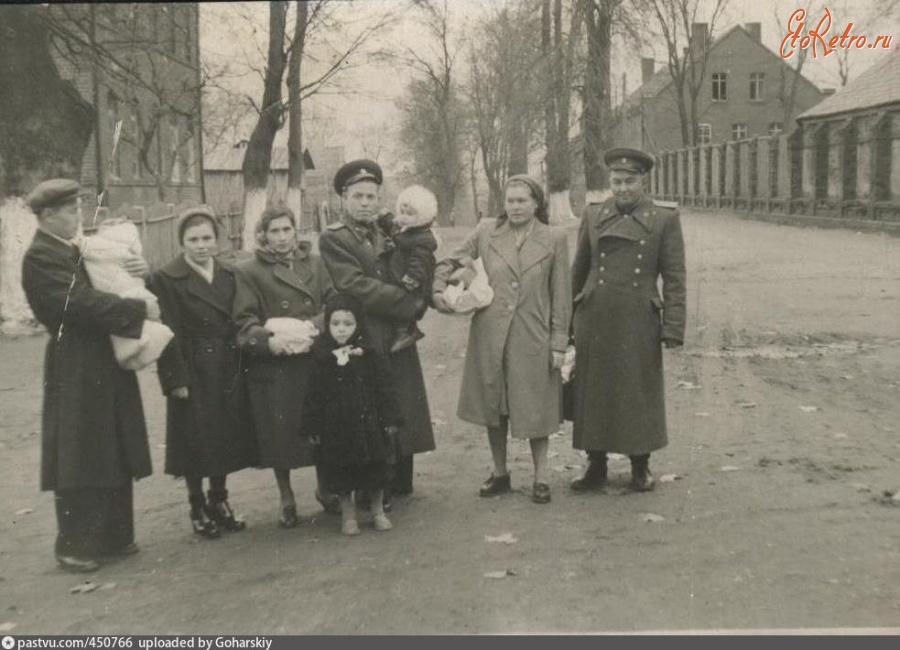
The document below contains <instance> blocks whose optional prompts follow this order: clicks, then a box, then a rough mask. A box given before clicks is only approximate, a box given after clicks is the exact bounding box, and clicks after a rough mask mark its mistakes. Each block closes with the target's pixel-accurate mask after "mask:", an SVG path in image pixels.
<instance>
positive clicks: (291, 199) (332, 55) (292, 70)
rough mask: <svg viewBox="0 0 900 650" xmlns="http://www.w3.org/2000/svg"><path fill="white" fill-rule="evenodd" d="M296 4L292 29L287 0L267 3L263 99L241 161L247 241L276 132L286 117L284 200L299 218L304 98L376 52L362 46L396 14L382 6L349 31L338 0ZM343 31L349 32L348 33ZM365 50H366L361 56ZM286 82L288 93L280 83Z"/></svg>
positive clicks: (263, 189)
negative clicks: (267, 22) (286, 176)
mask: <svg viewBox="0 0 900 650" xmlns="http://www.w3.org/2000/svg"><path fill="white" fill-rule="evenodd" d="M294 4H295V5H296V6H295V12H296V13H295V14H294V25H293V29H289V28H288V16H289V12H288V5H289V3H287V2H274V3H271V5H270V16H269V34H268V51H267V55H266V57H267V58H266V61H267V64H266V67H265V70H264V74H263V79H264V83H263V101H262V104H259V105H256V104H255V103H254V107H255V109H256V112H257V114H258V120H257V123H256V127H255V128H254V131H253V135H251V137H250V143H249V145H248V147H247V151H246V154H245V158H244V167H243V169H244V190H245V198H244V239H243V241H244V245H245V246H249V245H250V244H251V242H252V241H253V237H252V234H253V231H254V230H255V227H256V222H257V221H258V219H259V216H260V215H261V214H262V211H263V210H264V209H265V203H266V185H267V181H268V174H269V167H270V165H271V157H272V144H273V143H274V140H275V134H276V132H277V131H278V130H279V129H280V128H282V127H283V126H284V124H285V123H288V124H290V126H289V133H288V194H287V197H286V203H287V205H288V206H289V207H290V208H291V209H292V210H293V211H294V213H295V214H296V216H297V218H298V219H300V220H303V219H304V216H303V204H302V185H303V172H304V170H303V119H302V116H303V102H304V101H305V100H308V99H309V98H311V97H313V96H315V95H317V94H320V93H324V92H327V91H329V90H336V89H337V85H336V84H337V81H338V79H339V77H340V76H341V75H343V74H345V73H346V72H347V71H349V70H352V69H355V68H358V67H360V66H362V65H366V64H368V63H369V62H370V60H371V59H372V58H373V57H375V58H377V53H372V52H366V51H365V46H366V44H367V43H368V42H369V41H370V39H371V38H372V37H373V36H374V35H375V34H377V33H379V32H381V31H382V30H384V29H385V28H387V27H388V26H389V25H390V24H391V23H392V22H393V21H394V20H395V19H396V14H395V13H394V12H390V11H387V12H381V13H380V14H379V15H378V16H376V17H375V19H373V20H367V21H359V22H360V23H361V24H360V25H359V26H357V27H358V28H357V29H356V30H355V31H353V30H351V29H348V26H349V25H350V23H351V22H352V21H349V20H347V19H346V17H343V18H342V17H341V16H339V15H338V12H339V10H340V9H341V4H342V3H340V2H337V1H336V0H308V1H303V0H298V2H296V3H294ZM344 32H351V33H350V34H349V36H348V35H347V34H344ZM366 54H368V56H364V55H366ZM251 67H252V66H251ZM307 69H309V70H310V72H307V71H306V70H307ZM313 70H314V71H313ZM285 83H286V85H287V97H286V98H285V97H284V93H283V89H282V85H283V84H285ZM341 92H343V90H341ZM251 101H252V99H251ZM254 137H255V138H256V140H255V141H254ZM263 150H265V154H264V155H263ZM248 161H249V162H248ZM304 225H309V224H304Z"/></svg>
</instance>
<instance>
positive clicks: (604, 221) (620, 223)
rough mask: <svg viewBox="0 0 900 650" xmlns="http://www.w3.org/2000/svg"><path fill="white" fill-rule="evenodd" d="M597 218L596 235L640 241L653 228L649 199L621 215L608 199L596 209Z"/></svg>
mask: <svg viewBox="0 0 900 650" xmlns="http://www.w3.org/2000/svg"><path fill="white" fill-rule="evenodd" d="M597 212H598V218H597V219H596V220H595V221H594V229H595V232H596V234H597V235H600V236H604V237H622V238H624V239H641V238H642V237H643V236H645V235H646V234H647V233H649V232H650V230H651V229H652V226H653V216H654V213H655V211H654V206H653V201H652V199H650V198H649V197H647V196H645V197H644V198H642V199H641V200H640V201H639V202H638V203H637V205H635V206H634V207H633V208H632V209H631V210H630V211H629V212H627V213H623V212H622V211H621V210H619V208H618V206H617V205H616V200H615V198H610V199H608V200H607V201H606V202H604V203H602V204H600V205H599V206H598V207H597Z"/></svg>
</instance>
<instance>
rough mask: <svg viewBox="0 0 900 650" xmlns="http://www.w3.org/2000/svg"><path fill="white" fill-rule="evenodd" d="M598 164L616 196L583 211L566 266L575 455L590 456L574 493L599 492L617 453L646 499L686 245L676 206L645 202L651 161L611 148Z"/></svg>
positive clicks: (675, 340)
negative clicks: (571, 305) (571, 302)
mask: <svg viewBox="0 0 900 650" xmlns="http://www.w3.org/2000/svg"><path fill="white" fill-rule="evenodd" d="M604 161H605V162H606V166H607V168H608V169H609V184H610V188H611V189H612V192H613V196H612V197H611V198H610V199H608V200H607V201H605V202H603V203H597V204H591V205H588V206H587V207H586V208H585V211H584V217H583V219H582V222H581V228H580V230H579V233H578V243H577V246H576V252H575V260H574V263H573V265H572V291H573V292H574V294H575V314H574V322H573V325H574V333H575V348H576V359H577V362H576V363H577V366H578V369H577V370H576V372H575V379H574V381H575V387H574V388H575V390H574V392H575V409H574V417H573V446H574V447H575V448H576V449H583V450H585V451H587V453H588V467H587V471H586V472H585V473H584V475H583V476H582V477H580V478H578V479H576V480H575V481H574V482H573V483H572V489H574V490H578V491H586V490H590V489H594V488H599V487H601V486H602V485H604V484H605V483H606V479H607V465H606V462H607V453H609V452H614V453H619V454H626V455H628V456H629V457H630V459H631V473H632V482H631V485H632V487H633V488H634V489H635V490H640V491H645V490H652V489H653V487H654V484H655V480H654V478H653V475H652V474H651V472H650V468H649V461H650V453H651V452H653V451H656V450H658V449H662V448H663V447H665V446H666V444H667V442H668V439H667V431H666V413H665V399H664V386H663V357H662V346H665V347H666V348H675V347H678V346H681V345H682V344H683V342H684V330H685V299H686V295H685V261H684V241H683V238H682V234H681V222H680V219H679V215H678V210H677V209H676V206H675V204H670V203H663V202H659V201H653V200H652V199H650V198H649V197H648V196H646V194H645V193H646V190H647V173H648V172H649V171H650V169H651V168H652V167H653V157H652V156H650V155H648V154H647V153H645V152H643V151H639V150H637V149H624V148H618V149H611V150H609V151H607V152H606V154H605V156H604ZM660 277H661V278H662V296H660V294H659V291H658V289H657V280H658V279H659V278H660Z"/></svg>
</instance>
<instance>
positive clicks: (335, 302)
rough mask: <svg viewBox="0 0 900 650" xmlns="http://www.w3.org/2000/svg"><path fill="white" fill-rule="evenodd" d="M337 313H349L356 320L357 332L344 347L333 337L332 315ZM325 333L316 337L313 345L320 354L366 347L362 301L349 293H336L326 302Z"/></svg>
mask: <svg viewBox="0 0 900 650" xmlns="http://www.w3.org/2000/svg"><path fill="white" fill-rule="evenodd" d="M336 311H349V312H350V313H351V314H353V316H354V317H355V318H356V331H355V332H353V335H352V336H351V337H350V338H349V339H347V342H346V343H344V344H343V346H341V345H339V344H338V342H337V341H335V340H334V339H333V338H332V337H331V315H332V314H333V313H334V312H336ZM324 327H325V332H324V333H323V334H322V335H321V336H318V337H316V341H315V343H314V344H313V346H314V347H315V348H318V351H319V353H330V352H331V351H332V350H334V349H335V348H339V347H344V346H352V347H361V348H364V347H366V345H365V344H366V338H365V327H366V326H365V313H364V309H363V304H362V301H361V300H360V299H359V298H357V297H356V296H353V295H350V294H349V293H334V294H332V295H330V296H329V297H328V299H327V300H326V301H325V325H324Z"/></svg>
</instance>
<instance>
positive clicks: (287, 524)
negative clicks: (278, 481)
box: [278, 503, 300, 528]
mask: <svg viewBox="0 0 900 650" xmlns="http://www.w3.org/2000/svg"><path fill="white" fill-rule="evenodd" d="M299 523H300V520H299V519H297V506H296V505H294V504H293V503H292V504H291V505H289V506H282V507H281V516H280V517H278V526H279V527H280V528H296V527H297V524H299Z"/></svg>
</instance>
